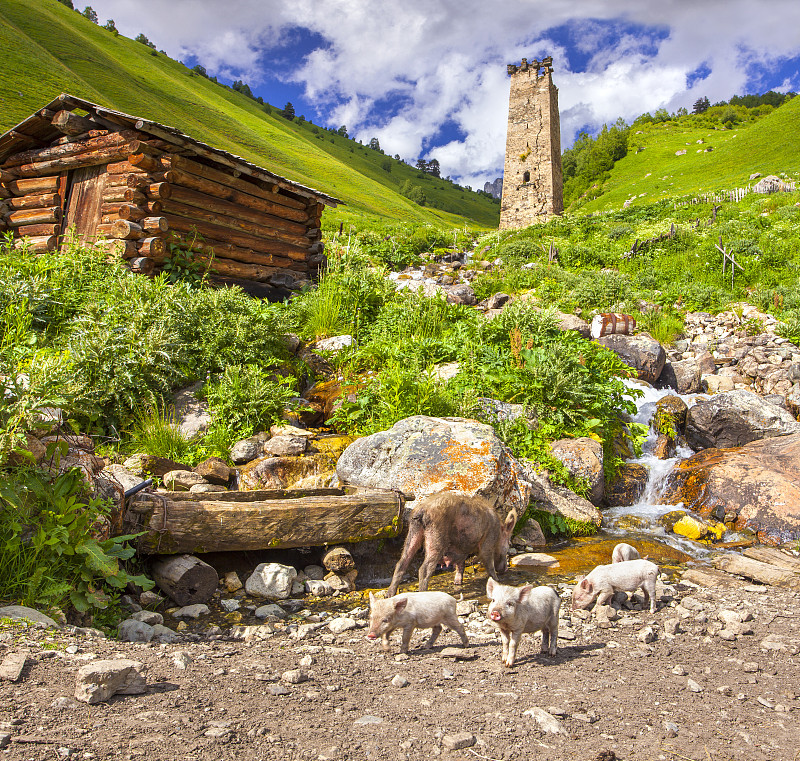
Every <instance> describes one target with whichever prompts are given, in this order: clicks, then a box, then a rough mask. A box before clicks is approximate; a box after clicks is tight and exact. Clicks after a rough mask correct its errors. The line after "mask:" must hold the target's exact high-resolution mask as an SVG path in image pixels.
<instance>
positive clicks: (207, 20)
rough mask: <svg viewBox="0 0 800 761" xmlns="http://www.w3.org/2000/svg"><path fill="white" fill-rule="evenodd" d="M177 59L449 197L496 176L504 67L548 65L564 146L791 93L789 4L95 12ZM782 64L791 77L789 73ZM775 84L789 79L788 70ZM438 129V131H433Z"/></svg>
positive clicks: (157, 7) (265, 1)
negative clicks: (301, 104) (703, 104)
mask: <svg viewBox="0 0 800 761" xmlns="http://www.w3.org/2000/svg"><path fill="white" fill-rule="evenodd" d="M93 7H94V8H95V10H96V11H97V12H98V14H99V15H100V18H101V20H103V19H105V18H114V19H115V21H116V22H117V26H118V27H119V28H120V30H121V31H123V33H124V34H127V35H130V36H135V34H137V33H138V32H140V31H142V32H144V33H145V34H146V35H147V36H148V37H150V38H151V39H152V40H154V41H155V42H156V44H157V45H158V46H159V47H160V48H164V49H166V50H167V52H169V53H170V55H173V56H174V57H177V58H191V59H192V60H194V59H196V60H199V61H200V63H202V64H203V65H204V66H206V68H207V69H208V70H209V72H210V73H212V74H214V73H218V74H222V75H224V76H230V77H236V78H243V79H245V80H246V81H247V82H248V83H250V84H251V86H252V85H256V86H258V85H259V84H263V85H264V87H265V88H266V89H265V97H266V95H267V94H268V88H269V83H270V82H271V81H273V82H274V81H276V80H277V81H280V82H282V83H283V84H284V85H286V84H287V83H290V84H292V85H293V86H295V87H297V88H299V90H300V91H302V93H303V97H304V99H305V101H306V102H308V103H310V104H314V107H315V108H316V109H317V113H316V114H315V116H314V118H315V120H318V121H322V122H323V123H326V124H327V125H328V126H332V127H338V126H339V125H341V124H346V125H347V126H348V128H349V131H350V134H351V135H353V136H356V137H357V138H360V139H362V140H364V141H365V142H366V141H367V140H369V139H370V138H371V137H378V139H379V140H380V142H381V146H382V147H383V148H384V150H386V151H387V152H388V153H392V154H394V153H399V154H400V155H401V156H403V157H404V158H415V157H417V156H425V157H432V156H435V157H436V158H437V159H438V160H439V162H440V164H441V165H442V171H443V174H446V175H448V174H449V175H452V176H453V177H454V178H458V179H460V180H461V181H463V182H470V183H472V184H477V183H480V182H481V181H482V180H485V179H493V178H494V177H495V176H497V175H498V174H499V173H500V172H501V170H502V161H503V153H504V150H505V128H506V117H507V98H508V81H507V78H506V75H505V64H506V63H512V62H517V61H519V60H520V58H522V57H523V56H524V57H527V58H529V59H531V58H534V57H537V56H538V57H541V56H544V55H547V54H550V55H553V57H554V66H555V73H554V81H555V82H556V84H557V86H558V88H559V95H560V107H561V118H562V130H561V131H562V139H563V142H564V144H565V145H569V144H571V142H572V140H573V139H574V137H575V134H576V131H577V130H579V129H581V128H589V129H596V128H598V127H599V126H601V125H602V124H603V123H604V122H610V121H613V120H615V119H616V118H617V117H619V116H622V117H623V118H625V119H627V120H631V119H633V118H635V117H636V116H638V115H640V114H642V113H644V112H646V111H652V110H655V109H657V108H661V107H665V108H667V109H669V110H675V109H676V108H678V107H680V106H686V107H690V106H691V104H692V103H693V102H694V100H696V99H697V98H698V97H701V96H703V95H705V96H708V97H709V98H710V99H711V100H712V102H713V101H715V100H722V99H726V98H729V97H730V96H731V95H733V94H736V93H743V92H745V91H746V90H748V91H751V92H752V91H755V90H764V89H769V87H776V88H780V89H782V90H784V91H786V90H790V89H798V88H799V87H800V75H798V72H797V65H796V64H797V61H798V57H800V39H799V38H798V36H797V29H798V28H800V4H798V3H797V2H796V0H770V2H769V4H768V5H766V4H763V5H757V4H754V3H753V2H752V0H693V2H691V3H689V2H685V0H660V2H659V3H646V2H641V0H594V2H592V3H586V2H584V1H583V0H552V2H550V3H549V4H548V5H546V6H543V5H542V4H541V2H536V1H535V0H516V2H513V3H505V4H499V3H487V2H485V0H435V2H431V0H404V2H402V3H397V2H389V1H388V0H293V2H291V3H290V2H287V0H229V2H227V3H224V4H220V3H219V2H212V0H137V2H133V1H132V0H94V4H93ZM792 63H794V64H795V65H794V66H793V67H792V66H791V65H789V66H788V67H787V64H792ZM787 69H788V70H787ZM443 127H444V129H443Z"/></svg>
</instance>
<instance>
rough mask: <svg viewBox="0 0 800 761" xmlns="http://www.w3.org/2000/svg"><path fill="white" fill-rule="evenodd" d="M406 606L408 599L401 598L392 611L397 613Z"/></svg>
mask: <svg viewBox="0 0 800 761" xmlns="http://www.w3.org/2000/svg"><path fill="white" fill-rule="evenodd" d="M406 605H408V598H407V597H403V598H402V599H401V600H398V601H397V602H396V603H395V604H394V609H395V610H396V611H397V612H398V613H399V612H400V611H401V610H403V608H405V607H406Z"/></svg>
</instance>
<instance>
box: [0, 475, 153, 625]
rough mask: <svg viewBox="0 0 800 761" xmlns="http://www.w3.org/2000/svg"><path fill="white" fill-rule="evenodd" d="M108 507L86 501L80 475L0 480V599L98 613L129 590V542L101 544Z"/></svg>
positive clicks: (135, 579)
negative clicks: (127, 562) (124, 591)
mask: <svg viewBox="0 0 800 761" xmlns="http://www.w3.org/2000/svg"><path fill="white" fill-rule="evenodd" d="M109 507H110V506H109V504H108V503H106V502H103V501H101V500H97V499H93V498H90V497H88V496H86V485H85V483H84V482H83V479H82V477H81V474H80V471H78V470H76V469H73V470H70V471H68V472H67V473H65V474H64V475H61V476H58V477H57V478H55V479H53V478H52V477H50V476H49V474H45V473H43V472H42V471H39V470H36V469H32V468H29V467H22V468H15V469H13V470H11V471H8V472H5V473H3V474H2V475H0V599H3V600H14V601H17V602H19V603H21V604H23V605H29V606H40V607H41V606H54V607H59V608H66V607H68V606H70V605H71V606H72V607H74V608H75V609H76V610H77V611H79V612H86V611H92V610H96V609H103V608H106V607H108V606H109V604H111V603H113V602H114V600H115V597H116V595H118V594H119V593H120V592H121V591H122V590H124V589H125V587H126V585H127V584H128V583H129V582H133V583H135V584H139V585H140V586H142V587H143V588H145V589H150V588H151V587H152V586H153V582H152V581H150V580H148V579H146V578H145V577H143V576H130V575H129V574H128V572H127V571H126V570H125V568H124V565H123V563H124V561H126V560H129V559H130V558H131V557H132V556H133V554H134V550H133V548H131V547H128V546H127V542H128V541H129V540H130V539H131V538H132V537H129V536H117V537H112V538H111V539H100V538H98V536H99V535H100V534H101V533H102V530H103V527H104V526H105V525H106V524H107V522H108V515H109V512H110V510H109Z"/></svg>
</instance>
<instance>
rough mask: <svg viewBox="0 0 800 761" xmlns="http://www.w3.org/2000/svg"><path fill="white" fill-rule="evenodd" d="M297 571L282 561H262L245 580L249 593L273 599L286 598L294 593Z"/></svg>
mask: <svg viewBox="0 0 800 761" xmlns="http://www.w3.org/2000/svg"><path fill="white" fill-rule="evenodd" d="M296 577H297V571H296V570H295V569H294V568H292V567H291V566H288V565H281V564H280V563H261V564H259V565H258V566H256V568H255V570H254V571H253V573H252V574H251V575H250V577H249V578H248V579H247V581H246V582H245V585H244V587H245V590H246V592H247V594H249V595H251V596H253V597H263V598H267V599H272V600H285V599H286V598H287V597H289V596H290V595H291V593H292V582H293V581H294V580H295V578H296Z"/></svg>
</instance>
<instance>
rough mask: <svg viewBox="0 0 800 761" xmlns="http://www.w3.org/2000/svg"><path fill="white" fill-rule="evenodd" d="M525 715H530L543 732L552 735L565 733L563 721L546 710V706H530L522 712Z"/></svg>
mask: <svg viewBox="0 0 800 761" xmlns="http://www.w3.org/2000/svg"><path fill="white" fill-rule="evenodd" d="M522 715H523V716H530V717H531V718H532V719H533V720H534V721H535V722H536V723H537V724H538V725H539V729H541V730H542V732H546V733H547V734H551V735H563V734H566V731H565V729H564V727H563V725H562V724H561V722H560V721H559V720H558V719H557V718H556V717H555V716H553V715H552V714H550V713H548V712H547V711H545V710H544V708H537V707H535V706H534V707H533V708H529V709H528V710H527V711H523V712H522Z"/></svg>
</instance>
